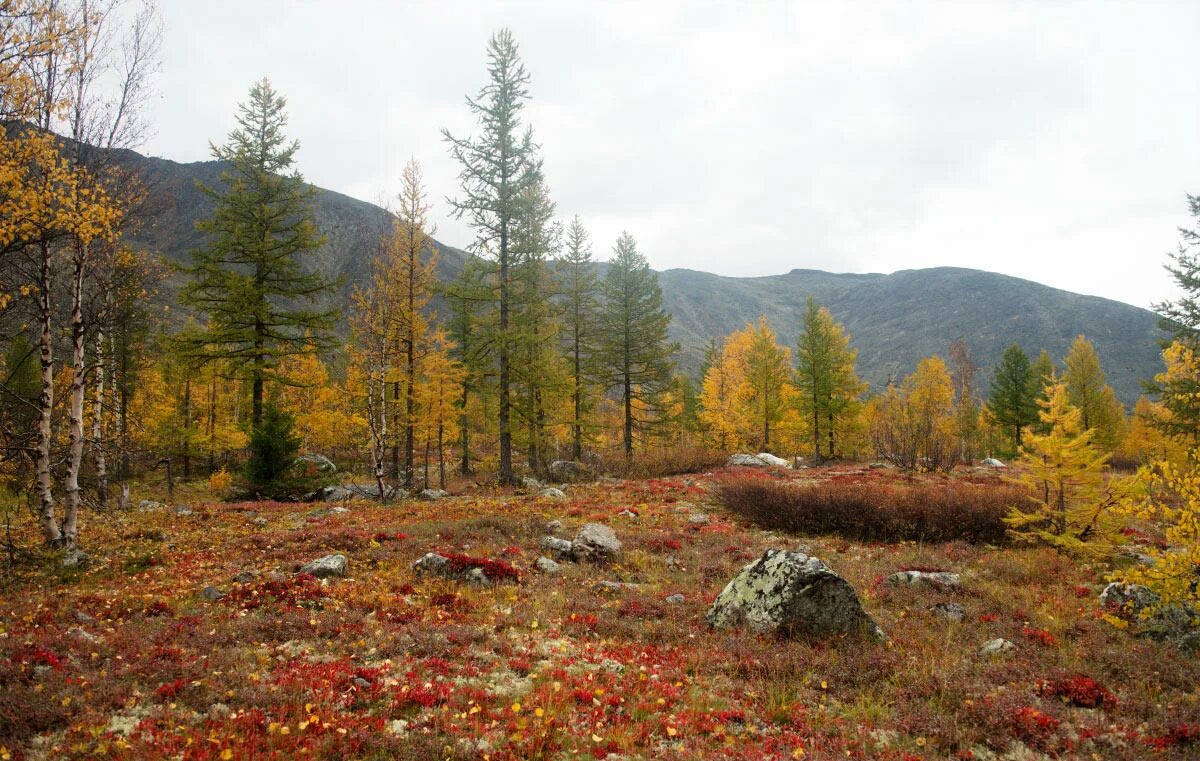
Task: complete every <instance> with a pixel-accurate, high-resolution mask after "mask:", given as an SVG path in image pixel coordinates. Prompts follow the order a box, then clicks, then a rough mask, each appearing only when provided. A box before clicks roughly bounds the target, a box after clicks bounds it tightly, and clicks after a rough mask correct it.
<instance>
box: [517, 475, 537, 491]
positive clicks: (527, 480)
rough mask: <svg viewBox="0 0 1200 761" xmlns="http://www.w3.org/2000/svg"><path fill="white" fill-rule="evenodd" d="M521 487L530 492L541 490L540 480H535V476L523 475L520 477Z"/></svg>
mask: <svg viewBox="0 0 1200 761" xmlns="http://www.w3.org/2000/svg"><path fill="white" fill-rule="evenodd" d="M521 488H522V489H524V490H525V491H530V492H533V491H541V490H542V482H541V481H539V480H537V479H536V478H531V477H530V476H525V477H523V478H522V479H521Z"/></svg>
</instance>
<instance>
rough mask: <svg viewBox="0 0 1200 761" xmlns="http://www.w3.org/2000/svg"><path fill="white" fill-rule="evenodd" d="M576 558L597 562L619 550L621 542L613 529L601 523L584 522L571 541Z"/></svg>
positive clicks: (606, 558)
mask: <svg viewBox="0 0 1200 761" xmlns="http://www.w3.org/2000/svg"><path fill="white" fill-rule="evenodd" d="M571 545H572V550H573V553H572V554H573V555H574V556H575V559H576V560H589V561H592V562H599V561H603V560H608V559H610V558H612V557H614V556H615V555H616V554H617V553H619V552H620V551H621V542H620V540H619V539H617V535H616V534H615V533H613V530H612V529H611V528H609V527H608V526H605V525H604V524H603V523H585V524H583V527H582V528H580V529H579V533H578V534H576V535H575V541H574V542H572V543H571Z"/></svg>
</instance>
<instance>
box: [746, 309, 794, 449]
mask: <svg viewBox="0 0 1200 761" xmlns="http://www.w3.org/2000/svg"><path fill="white" fill-rule="evenodd" d="M747 327H748V328H749V329H750V344H749V346H747V347H746V383H747V385H748V387H749V392H750V393H749V402H750V406H751V408H752V411H753V419H754V421H755V424H756V426H758V427H759V431H760V432H761V436H760V438H759V441H758V443H759V444H760V445H761V446H762V448H763V450H764V451H766V450H769V449H770V447H771V426H772V425H775V424H778V423H779V422H780V421H781V420H783V417H784V415H785V413H786V411H787V405H788V404H789V403H790V402H791V398H792V395H793V393H794V389H793V387H792V384H791V382H790V378H789V377H788V376H789V374H790V372H789V371H790V370H791V364H792V358H791V352H790V351H788V349H787V348H786V347H783V346H780V345H779V344H777V343H776V342H775V331H773V330H771V326H770V325H769V324H768V323H767V318H766V317H765V316H760V317H759V318H758V323H757V324H756V325H753V326H747Z"/></svg>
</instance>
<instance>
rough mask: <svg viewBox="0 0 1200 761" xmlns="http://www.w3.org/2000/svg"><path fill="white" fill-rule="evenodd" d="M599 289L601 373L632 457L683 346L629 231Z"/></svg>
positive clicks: (623, 235)
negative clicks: (674, 338)
mask: <svg viewBox="0 0 1200 761" xmlns="http://www.w3.org/2000/svg"><path fill="white" fill-rule="evenodd" d="M600 290H601V293H602V295H603V301H602V304H603V306H602V307H601V321H600V324H601V335H602V336H603V338H602V343H601V346H600V357H601V362H602V367H601V371H602V373H603V377H605V379H606V380H607V383H608V385H609V387H610V388H614V387H615V388H616V389H617V390H618V394H619V395H620V400H621V418H622V435H621V441H622V447H623V448H624V450H625V457H626V458H627V459H632V458H633V443H634V436H635V433H636V432H637V431H638V429H640V428H642V427H643V425H644V424H647V423H649V422H651V420H652V419H654V417H655V413H656V411H657V407H658V403H659V395H660V394H662V393H663V392H664V391H666V390H667V388H668V387H669V386H670V383H671V372H672V369H673V367H674V363H673V361H672V359H671V358H672V355H674V353H675V352H676V351H678V350H679V345H678V344H676V343H672V342H671V341H670V340H669V337H668V332H667V328H668V326H669V325H670V324H671V315H670V313H668V312H667V311H666V310H665V309H663V306H662V289H661V288H660V287H659V285H658V275H656V274H655V273H654V271H652V270H651V269H650V264H649V263H648V262H647V261H646V258H645V257H644V256H642V255H641V254H640V253H638V250H637V242H636V241H634V239H633V236H632V235H630V234H629V233H627V232H622V233H621V235H620V236H619V237H618V238H617V242H616V245H615V246H614V248H613V258H612V259H611V260H610V261H609V264H608V271H607V273H605V277H604V281H603V284H602V285H601V289H600Z"/></svg>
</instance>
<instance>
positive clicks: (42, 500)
mask: <svg viewBox="0 0 1200 761" xmlns="http://www.w3.org/2000/svg"><path fill="white" fill-rule="evenodd" d="M51 281H52V273H51V269H50V245H49V244H48V243H42V245H41V268H40V271H39V274H38V318H39V320H40V321H41V329H42V330H41V337H40V339H39V342H40V343H39V348H40V353H39V357H40V363H41V392H40V393H39V395H38V429H37V434H38V435H37V457H36V465H35V469H36V472H37V495H38V522H39V523H40V524H41V527H42V538H43V539H44V540H45V542H46V544H48V545H50V546H52V547H59V546H61V545H62V532H61V531H60V530H59V527H58V517H57V516H56V515H55V514H54V491H53V486H52V483H51V476H50V448H51V446H52V445H53V443H54V442H53V431H52V430H51V415H52V413H53V412H54V333H53V326H52V325H51V320H52V319H53V314H52V313H51V308H52V302H51V299H50V289H51V287H52V286H53V283H52V282H51Z"/></svg>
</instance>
